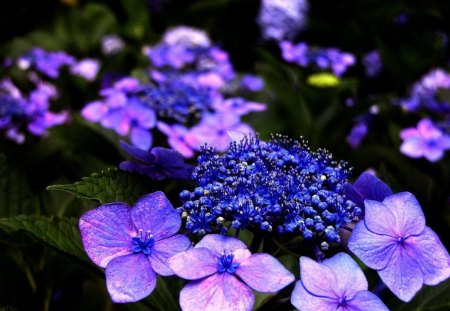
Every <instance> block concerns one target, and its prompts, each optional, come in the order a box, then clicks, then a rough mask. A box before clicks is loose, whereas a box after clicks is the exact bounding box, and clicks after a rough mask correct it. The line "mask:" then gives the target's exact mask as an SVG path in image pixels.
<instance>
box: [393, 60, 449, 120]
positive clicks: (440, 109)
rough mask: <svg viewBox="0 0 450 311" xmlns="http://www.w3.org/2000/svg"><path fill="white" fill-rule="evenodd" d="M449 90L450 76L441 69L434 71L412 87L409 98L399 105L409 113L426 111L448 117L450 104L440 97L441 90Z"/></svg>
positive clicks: (401, 101)
mask: <svg viewBox="0 0 450 311" xmlns="http://www.w3.org/2000/svg"><path fill="white" fill-rule="evenodd" d="M448 89H450V74H449V73H448V72H446V71H445V70H443V69H441V68H437V69H433V70H431V71H430V72H429V73H427V74H426V75H424V76H423V77H422V79H420V80H419V81H418V82H416V83H415V84H414V85H413V86H412V88H411V90H410V92H409V97H408V98H406V99H403V100H400V101H399V104H400V105H401V106H402V107H403V108H404V109H406V110H407V111H419V110H421V109H425V110H429V111H432V112H435V113H438V114H441V115H447V116H448V114H449V113H450V103H449V102H448V101H446V100H444V99H443V98H440V97H439V96H438V94H439V91H440V90H448Z"/></svg>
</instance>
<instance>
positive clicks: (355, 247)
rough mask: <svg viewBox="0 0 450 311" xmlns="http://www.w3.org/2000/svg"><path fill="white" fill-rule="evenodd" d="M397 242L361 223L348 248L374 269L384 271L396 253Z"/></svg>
mask: <svg viewBox="0 0 450 311" xmlns="http://www.w3.org/2000/svg"><path fill="white" fill-rule="evenodd" d="M396 245H397V240H396V239H394V238H393V237H390V236H387V235H378V234H375V233H373V232H372V231H369V229H367V227H366V225H365V223H364V221H359V222H358V223H357V224H356V226H355V228H354V229H353V232H352V234H351V236H350V239H349V240H348V248H349V249H350V250H351V251H352V252H353V253H354V254H355V255H356V256H357V257H358V258H359V259H361V261H362V262H363V263H364V264H365V265H366V266H368V267H369V268H372V269H377V270H379V269H383V268H384V267H386V265H387V264H388V262H389V260H390V259H391V257H392V254H393V253H394V250H395V248H396Z"/></svg>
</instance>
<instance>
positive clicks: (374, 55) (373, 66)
mask: <svg viewBox="0 0 450 311" xmlns="http://www.w3.org/2000/svg"><path fill="white" fill-rule="evenodd" d="M363 64H364V67H365V70H366V75H367V76H368V77H375V76H376V75H378V74H379V73H380V71H381V70H382V69H383V63H382V62H381V57H380V53H379V52H378V51H377V50H373V51H370V52H369V53H367V54H366V55H364V57H363Z"/></svg>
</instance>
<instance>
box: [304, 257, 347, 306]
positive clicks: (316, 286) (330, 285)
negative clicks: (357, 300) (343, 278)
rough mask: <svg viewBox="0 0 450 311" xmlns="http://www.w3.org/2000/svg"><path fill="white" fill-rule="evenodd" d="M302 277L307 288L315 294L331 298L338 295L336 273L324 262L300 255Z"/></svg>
mask: <svg viewBox="0 0 450 311" xmlns="http://www.w3.org/2000/svg"><path fill="white" fill-rule="evenodd" d="M300 279H301V281H302V284H303V286H304V287H305V289H306V290H307V291H308V292H310V293H311V294H313V295H317V296H322V297H328V298H331V299H335V298H336V297H338V287H337V279H336V275H335V274H334V272H333V270H331V269H330V268H329V267H328V266H326V265H324V264H320V263H318V262H316V261H314V260H312V259H311V258H308V257H304V256H302V257H300Z"/></svg>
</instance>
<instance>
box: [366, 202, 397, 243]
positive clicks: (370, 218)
mask: <svg viewBox="0 0 450 311" xmlns="http://www.w3.org/2000/svg"><path fill="white" fill-rule="evenodd" d="M364 207H365V215H364V222H365V224H366V226H367V228H368V229H369V230H370V231H372V232H373V233H376V234H381V235H389V236H391V237H396V235H397V234H396V224H395V217H394V215H393V214H392V213H391V211H390V209H389V207H388V206H386V205H384V204H383V203H381V202H378V201H373V200H364Z"/></svg>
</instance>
